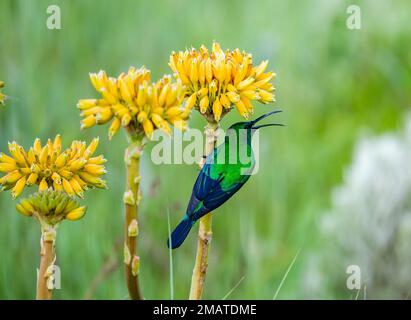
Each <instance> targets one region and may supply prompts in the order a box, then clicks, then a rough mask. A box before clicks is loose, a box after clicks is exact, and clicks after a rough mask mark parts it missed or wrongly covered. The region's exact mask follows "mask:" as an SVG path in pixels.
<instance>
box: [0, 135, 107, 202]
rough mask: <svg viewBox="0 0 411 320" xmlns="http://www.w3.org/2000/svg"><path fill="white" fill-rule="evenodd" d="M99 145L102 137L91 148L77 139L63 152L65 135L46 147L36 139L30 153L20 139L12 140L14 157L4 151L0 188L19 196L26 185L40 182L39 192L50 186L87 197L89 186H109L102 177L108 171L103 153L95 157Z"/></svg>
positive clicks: (69, 193) (91, 144)
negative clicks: (62, 138) (62, 142)
mask: <svg viewBox="0 0 411 320" xmlns="http://www.w3.org/2000/svg"><path fill="white" fill-rule="evenodd" d="M97 146H98V138H96V139H94V140H93V141H92V142H91V143H90V145H89V146H88V147H87V146H86V143H85V142H82V141H73V142H72V144H71V147H70V148H68V149H66V150H65V151H64V152H61V137H60V135H57V136H56V138H55V139H54V141H52V140H50V139H49V140H48V141H47V143H46V144H45V145H44V146H42V145H41V141H40V139H38V138H37V139H36V140H35V141H34V144H33V147H31V148H30V149H29V150H28V151H27V152H26V151H25V150H24V148H23V147H22V146H20V145H18V144H17V143H16V142H11V143H9V151H10V156H8V155H6V154H4V153H0V172H4V173H5V175H4V176H3V177H1V178H0V191H1V190H8V189H12V196H13V197H14V198H17V197H18V196H19V195H20V194H21V193H22V192H23V190H24V188H25V187H26V186H30V185H39V191H45V190H47V189H48V188H49V187H51V188H53V189H54V190H56V191H65V192H66V193H67V194H68V195H69V196H74V195H77V196H79V197H81V198H82V197H83V192H84V191H85V190H87V189H89V188H92V187H96V188H106V182H105V181H104V180H103V179H102V178H101V176H102V175H104V174H105V173H106V170H105V168H104V163H105V162H106V159H104V157H103V156H102V155H100V156H96V157H92V155H93V153H94V152H95V151H96V149H97Z"/></svg>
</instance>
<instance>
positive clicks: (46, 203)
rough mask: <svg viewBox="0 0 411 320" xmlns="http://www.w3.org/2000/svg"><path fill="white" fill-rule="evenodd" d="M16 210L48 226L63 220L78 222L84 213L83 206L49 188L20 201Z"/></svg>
mask: <svg viewBox="0 0 411 320" xmlns="http://www.w3.org/2000/svg"><path fill="white" fill-rule="evenodd" d="M16 208H17V210H18V211H19V212H20V213H21V214H23V215H25V216H33V215H34V216H35V217H36V218H38V219H39V220H40V221H41V222H43V223H46V224H48V225H55V224H57V223H59V222H60V221H61V220H63V219H67V220H71V221H75V220H79V219H81V218H82V217H83V216H84V214H85V213H86V207H85V206H81V205H80V204H79V203H78V202H77V201H75V200H74V199H73V198H72V197H70V196H69V195H68V194H66V193H65V192H62V191H55V190H53V189H51V188H50V189H47V190H45V191H43V192H37V193H34V194H32V195H30V196H29V197H28V198H25V199H22V200H21V201H20V202H19V203H18V204H17V205H16Z"/></svg>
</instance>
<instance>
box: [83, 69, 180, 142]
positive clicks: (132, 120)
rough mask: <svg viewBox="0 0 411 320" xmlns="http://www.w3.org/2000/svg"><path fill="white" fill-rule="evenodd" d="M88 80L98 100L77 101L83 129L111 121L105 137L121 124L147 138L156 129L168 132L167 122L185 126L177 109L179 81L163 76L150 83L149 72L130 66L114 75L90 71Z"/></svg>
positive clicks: (110, 136) (169, 130) (178, 106)
mask: <svg viewBox="0 0 411 320" xmlns="http://www.w3.org/2000/svg"><path fill="white" fill-rule="evenodd" d="M90 80H91V83H92V84H93V86H94V88H95V89H96V90H97V91H98V92H100V94H101V99H83V100H80V101H79V102H78V105H77V106H78V108H79V109H80V110H81V116H82V117H83V120H82V121H81V127H82V128H83V129H84V128H89V127H92V126H94V125H96V124H105V123H107V122H109V121H111V120H113V121H112V123H111V126H110V128H109V139H111V138H112V137H113V135H114V134H115V133H116V132H117V131H118V130H119V129H120V127H121V126H123V127H125V128H126V129H127V130H128V131H129V132H130V133H137V134H140V135H142V136H144V135H146V136H147V137H149V138H150V137H151V135H152V133H153V131H154V130H155V129H157V128H158V129H162V130H164V131H165V132H167V133H171V128H170V124H172V125H174V126H176V127H178V128H180V129H185V126H186V121H185V120H186V119H187V115H185V114H183V111H182V109H181V103H182V101H183V99H184V87H183V86H182V84H181V82H180V81H177V82H172V81H171V77H170V76H164V77H163V78H162V79H160V80H159V81H157V82H155V83H151V82H150V81H151V80H150V71H149V70H147V69H145V68H144V67H142V68H140V69H135V68H130V69H129V70H128V72H127V73H122V74H120V76H119V77H118V78H112V77H108V76H107V74H106V73H105V72H104V71H100V72H99V73H91V74H90Z"/></svg>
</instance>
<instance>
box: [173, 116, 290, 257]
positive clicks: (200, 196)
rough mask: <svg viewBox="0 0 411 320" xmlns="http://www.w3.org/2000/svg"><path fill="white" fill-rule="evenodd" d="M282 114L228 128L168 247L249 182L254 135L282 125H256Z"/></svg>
mask: <svg viewBox="0 0 411 320" xmlns="http://www.w3.org/2000/svg"><path fill="white" fill-rule="evenodd" d="M279 112H281V110H275V111H272V112H269V113H266V114H264V115H262V116H260V117H258V118H257V119H255V120H252V121H247V122H237V123H235V124H233V125H231V126H230V127H229V128H228V130H227V132H226V135H225V137H224V142H223V143H222V144H221V145H219V146H218V147H215V148H214V150H213V152H211V153H210V155H209V156H208V157H207V158H206V160H205V163H204V166H203V168H202V169H201V171H200V173H199V174H198V177H197V180H196V182H195V184H194V187H193V191H192V193H191V198H190V202H189V203H188V206H187V210H186V214H185V215H184V217H183V219H182V220H181V221H180V223H179V224H178V225H177V227H176V228H175V229H174V231H173V232H172V233H171V236H170V238H169V239H168V241H167V246H168V247H169V248H170V247H171V248H172V249H176V248H178V247H179V246H181V244H182V243H183V242H184V240H185V239H186V237H187V235H188V233H189V232H190V230H191V228H192V227H193V225H194V224H195V223H196V221H197V220H199V219H200V218H201V217H203V216H205V215H206V214H208V213H209V212H211V211H213V210H215V209H217V208H218V207H220V206H221V205H222V204H224V203H225V202H226V201H227V200H228V199H230V198H231V197H232V196H233V195H234V194H235V193H236V192H237V191H238V190H240V188H241V187H242V186H243V185H244V184H245V183H246V182H247V181H248V179H249V178H250V176H251V174H252V172H253V170H254V166H255V156H254V153H253V150H252V145H251V141H252V139H251V138H252V136H253V134H254V133H255V132H256V131H257V130H258V129H260V128H263V127H269V126H282V124H278V123H270V124H263V125H257V126H256V125H255V124H256V123H257V122H259V121H261V120H262V119H264V118H266V117H268V116H269V115H272V114H276V113H279Z"/></svg>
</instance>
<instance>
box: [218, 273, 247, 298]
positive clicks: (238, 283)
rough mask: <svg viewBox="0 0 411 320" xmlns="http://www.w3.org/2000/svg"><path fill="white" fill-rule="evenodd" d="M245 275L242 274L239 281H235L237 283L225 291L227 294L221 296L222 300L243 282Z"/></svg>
mask: <svg viewBox="0 0 411 320" xmlns="http://www.w3.org/2000/svg"><path fill="white" fill-rule="evenodd" d="M244 278H245V276H242V278H241V279H240V281H238V282H237V284H236V285H235V286H234V287H233V288H232V289H231V290H230V291H228V292H227V294H226V295H225V296H224V297H223V299H222V300H225V299H227V297H228V296H229V295H230V294H232V293H233V292H234V290H235V289H237V287H238V286H239V285H240V284H241V282H243V280H244Z"/></svg>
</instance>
